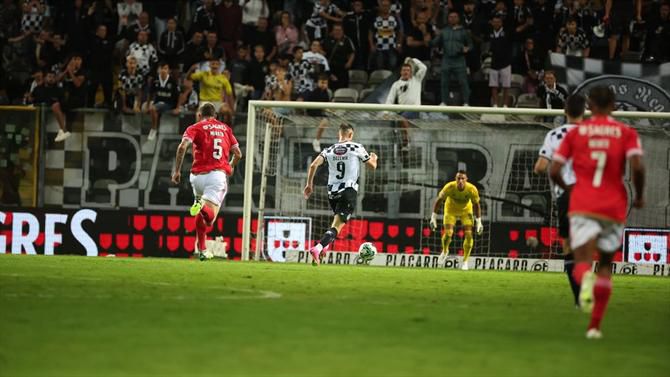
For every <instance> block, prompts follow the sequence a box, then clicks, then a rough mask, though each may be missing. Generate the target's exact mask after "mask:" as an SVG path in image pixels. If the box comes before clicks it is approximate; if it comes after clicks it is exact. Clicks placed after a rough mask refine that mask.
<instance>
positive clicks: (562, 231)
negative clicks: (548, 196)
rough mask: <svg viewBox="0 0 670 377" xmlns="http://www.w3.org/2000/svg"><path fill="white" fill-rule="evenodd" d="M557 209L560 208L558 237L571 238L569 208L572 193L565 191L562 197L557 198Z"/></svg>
mask: <svg viewBox="0 0 670 377" xmlns="http://www.w3.org/2000/svg"><path fill="white" fill-rule="evenodd" d="M556 207H557V208H558V236H559V237H561V238H568V237H570V219H569V218H568V208H569V207H570V193H569V192H567V191H564V192H563V193H562V194H561V196H559V197H558V198H556Z"/></svg>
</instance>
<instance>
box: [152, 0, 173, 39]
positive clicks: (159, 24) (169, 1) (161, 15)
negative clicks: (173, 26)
mask: <svg viewBox="0 0 670 377" xmlns="http://www.w3.org/2000/svg"><path fill="white" fill-rule="evenodd" d="M151 5H152V9H153V11H152V12H151V14H153V16H154V28H155V29H154V30H155V31H156V33H155V34H154V35H152V36H151V38H152V41H154V42H155V41H156V38H158V37H160V36H161V35H162V34H163V32H164V31H165V30H166V29H167V23H168V21H169V20H170V19H171V18H175V17H177V7H176V6H175V5H176V2H175V1H174V0H152V1H151Z"/></svg>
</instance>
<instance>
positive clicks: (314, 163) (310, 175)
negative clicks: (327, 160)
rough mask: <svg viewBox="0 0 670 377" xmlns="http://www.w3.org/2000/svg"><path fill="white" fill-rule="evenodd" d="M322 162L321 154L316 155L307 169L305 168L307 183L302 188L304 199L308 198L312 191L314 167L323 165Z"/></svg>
mask: <svg viewBox="0 0 670 377" xmlns="http://www.w3.org/2000/svg"><path fill="white" fill-rule="evenodd" d="M323 162H324V159H323V156H322V155H318V156H317V157H316V158H315V159H314V161H312V163H311V164H310V165H309V169H308V170H307V185H306V186H305V189H304V190H303V194H304V195H305V199H309V196H310V195H312V192H313V191H314V175H315V174H316V169H318V168H319V166H321V165H323Z"/></svg>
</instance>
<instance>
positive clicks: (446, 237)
mask: <svg viewBox="0 0 670 377" xmlns="http://www.w3.org/2000/svg"><path fill="white" fill-rule="evenodd" d="M453 235H454V228H446V229H445V230H444V234H442V253H443V254H449V245H450V244H451V237H452V236H453Z"/></svg>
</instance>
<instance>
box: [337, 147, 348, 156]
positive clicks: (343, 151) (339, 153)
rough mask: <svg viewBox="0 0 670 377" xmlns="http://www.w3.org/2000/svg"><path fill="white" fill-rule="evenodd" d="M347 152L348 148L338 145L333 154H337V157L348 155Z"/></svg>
mask: <svg viewBox="0 0 670 377" xmlns="http://www.w3.org/2000/svg"><path fill="white" fill-rule="evenodd" d="M347 150H348V148H347V147H345V146H344V145H338V146H337V147H335V148H334V149H333V153H335V155H336V156H342V155H343V154H346V153H347Z"/></svg>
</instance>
